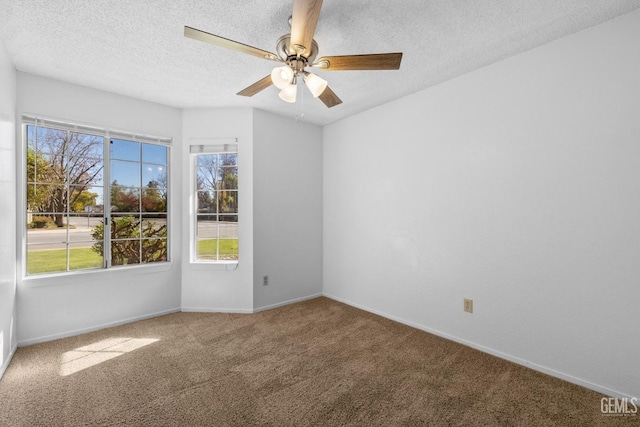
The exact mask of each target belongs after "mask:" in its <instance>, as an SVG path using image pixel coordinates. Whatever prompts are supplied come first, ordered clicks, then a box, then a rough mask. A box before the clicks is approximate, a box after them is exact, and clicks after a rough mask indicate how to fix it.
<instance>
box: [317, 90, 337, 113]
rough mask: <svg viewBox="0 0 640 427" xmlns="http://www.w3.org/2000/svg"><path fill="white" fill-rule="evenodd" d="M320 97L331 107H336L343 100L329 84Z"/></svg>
mask: <svg viewBox="0 0 640 427" xmlns="http://www.w3.org/2000/svg"><path fill="white" fill-rule="evenodd" d="M318 98H320V100H321V101H322V102H324V105H326V106H327V107H329V108H331V107H335V106H336V105H338V104H342V100H341V99H340V98H338V95H336V94H335V93H334V92H333V91H332V90H331V88H330V87H329V86H327V88H326V89H325V90H324V92H322V93H321V94H320V95H319V96H318Z"/></svg>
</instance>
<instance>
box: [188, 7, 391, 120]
mask: <svg viewBox="0 0 640 427" xmlns="http://www.w3.org/2000/svg"><path fill="white" fill-rule="evenodd" d="M321 7H322V0H293V13H292V15H291V17H290V18H289V24H290V25H291V33H290V34H285V35H284V36H282V37H280V39H278V42H277V44H276V52H277V54H275V53H271V52H267V51H265V50H262V49H258V48H255V47H253V46H248V45H246V44H243V43H240V42H236V41H233V40H229V39H225V38H224V37H220V36H216V35H214V34H210V33H207V32H205V31H201V30H197V29H195V28H192V27H187V26H185V27H184V35H185V37H189V38H192V39H195V40H200V41H203V42H206V43H211V44H213V45H216V46H220V47H225V48H227V49H233V50H237V51H239V52H242V53H246V54H249V55H253V56H257V57H259V58H263V59H267V60H270V61H276V62H280V63H284V65H281V66H278V67H276V68H274V69H273V71H272V72H271V74H270V75H268V76H266V77H264V78H262V79H260V80H258V81H257V82H255V83H254V84H252V85H251V86H249V87H247V88H245V89H243V90H241V91H240V92H238V95H242V96H253V95H255V94H256V93H258V92H260V91H261V90H263V89H266V88H267V87H269V86H271V85H272V84H274V85H275V86H276V87H277V88H278V89H280V98H281V99H282V100H284V101H286V102H295V101H296V95H297V90H298V86H297V80H298V79H302V80H303V81H304V83H305V85H306V86H307V87H308V88H309V90H310V91H311V93H312V94H313V96H314V98H320V100H321V101H322V102H323V103H324V104H325V105H326V106H327V107H329V108H331V107H333V106H336V105H338V104H341V103H342V100H341V99H340V98H338V96H337V95H336V94H335V93H334V92H333V91H332V90H331V89H330V88H329V86H328V85H327V81H326V80H324V79H323V78H321V77H319V76H318V75H316V74H313V73H310V72H308V71H307V70H306V69H305V68H307V67H313V68H318V69H321V70H327V71H341V70H397V69H399V68H400V61H401V60H402V53H401V52H399V53H379V54H365V55H344V56H323V57H321V58H319V59H318V60H317V61H316V56H317V55H318V43H316V41H315V40H314V39H313V34H314V32H315V30H316V24H317V22H318V17H319V16H320V8H321Z"/></svg>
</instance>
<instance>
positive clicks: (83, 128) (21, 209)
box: [17, 114, 173, 281]
mask: <svg viewBox="0 0 640 427" xmlns="http://www.w3.org/2000/svg"><path fill="white" fill-rule="evenodd" d="M27 126H37V127H43V128H51V129H57V130H62V131H70V132H78V133H83V134H89V135H94V136H99V137H102V138H104V142H103V144H104V145H103V148H104V149H103V164H104V165H103V174H104V175H103V177H104V178H103V181H104V182H103V185H102V187H103V202H104V210H103V217H102V218H103V220H105V219H107V218H108V221H105V222H104V224H105V228H104V241H103V245H104V247H105V248H110V244H111V219H110V218H111V215H110V214H109V212H110V197H109V194H110V193H109V190H108V189H109V188H110V186H111V184H110V182H109V181H110V173H109V172H110V171H109V169H110V160H111V159H110V155H109V150H110V148H109V147H110V141H111V140H112V139H120V140H126V141H132V142H138V143H145V144H154V145H160V146H163V147H165V148H167V165H166V166H167V171H166V173H167V189H166V191H167V206H166V216H167V260H166V261H159V262H153V263H139V264H128V265H116V266H111V250H110V249H109V250H106V249H105V251H104V259H103V261H104V262H103V266H102V267H96V268H87V269H77V270H68V271H51V272H46V273H36V274H27V261H28V259H27V256H28V254H27V215H28V212H27V189H26V186H27V168H26V163H27V148H28V147H27V146H28V144H27V138H28V135H27ZM21 130H22V132H21V150H20V152H19V153H20V156H19V157H20V158H19V159H18V163H19V165H18V171H19V174H18V175H19V178H18V179H19V184H18V191H20V194H19V197H18V203H17V209H18V215H17V217H18V233H19V236H18V237H19V245H20V248H19V254H20V257H19V261H18V267H19V271H20V273H21V277H22V279H23V280H27V281H29V280H34V279H36V280H37V279H39V278H46V277H57V276H61V277H64V276H70V275H78V274H87V273H100V272H105V271H110V270H121V269H129V268H133V269H136V268H144V269H148V268H154V267H155V268H158V267H160V268H162V269H165V268H166V266H168V265H169V264H171V262H172V258H173V257H172V238H171V237H170V236H171V230H172V224H171V222H172V218H171V217H172V215H171V204H172V203H173V202H172V197H171V192H172V190H171V172H172V167H171V149H172V142H173V141H172V138H166V137H159V136H152V135H146V134H141V133H136V132H130V131H126V130H119V129H110V128H104V127H100V126H95V125H88V124H80V123H77V122H71V121H68V120H65V119H57V118H51V117H43V116H40V115H35V114H24V115H22V124H21ZM67 240H68V239H67ZM67 243H68V242H67ZM67 264H68V260H67Z"/></svg>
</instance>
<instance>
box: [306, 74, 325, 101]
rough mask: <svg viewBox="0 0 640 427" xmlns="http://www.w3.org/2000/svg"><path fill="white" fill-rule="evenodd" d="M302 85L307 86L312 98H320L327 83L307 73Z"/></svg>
mask: <svg viewBox="0 0 640 427" xmlns="http://www.w3.org/2000/svg"><path fill="white" fill-rule="evenodd" d="M304 83H305V84H306V85H307V87H308V88H309V90H310V91H311V94H312V95H313V97H314V98H317V97H318V96H320V95H321V94H322V92H324V90H325V89H326V88H327V81H326V80H325V79H323V78H322V77H318V76H317V75H315V74H313V73H309V74H307V75H306V76H305V78H304Z"/></svg>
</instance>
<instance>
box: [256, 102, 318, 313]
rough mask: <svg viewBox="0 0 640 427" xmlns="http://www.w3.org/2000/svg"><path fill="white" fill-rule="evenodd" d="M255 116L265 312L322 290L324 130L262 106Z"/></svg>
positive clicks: (260, 302) (259, 277)
mask: <svg viewBox="0 0 640 427" xmlns="http://www.w3.org/2000/svg"><path fill="white" fill-rule="evenodd" d="M253 117H254V122H253V138H254V139H253V147H254V152H253V182H254V187H253V189H254V198H253V200H254V204H253V209H254V222H253V228H254V232H253V233H254V234H253V250H254V261H253V263H254V278H253V279H254V280H253V282H254V295H253V307H254V309H256V310H260V309H264V308H269V307H273V306H278V305H282V304H283V303H286V302H291V301H296V300H300V299H305V298H309V297H313V296H317V295H319V294H321V293H322V129H321V128H320V127H318V126H314V125H310V124H305V123H302V122H296V121H294V119H293V118H290V117H283V116H277V115H274V114H270V113H266V112H264V111H260V110H255V111H254V115H253ZM264 276H269V285H268V286H263V277H264Z"/></svg>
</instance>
